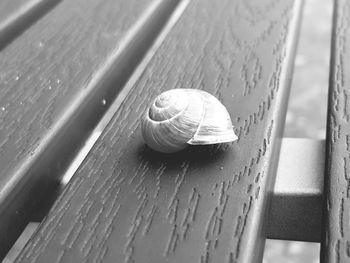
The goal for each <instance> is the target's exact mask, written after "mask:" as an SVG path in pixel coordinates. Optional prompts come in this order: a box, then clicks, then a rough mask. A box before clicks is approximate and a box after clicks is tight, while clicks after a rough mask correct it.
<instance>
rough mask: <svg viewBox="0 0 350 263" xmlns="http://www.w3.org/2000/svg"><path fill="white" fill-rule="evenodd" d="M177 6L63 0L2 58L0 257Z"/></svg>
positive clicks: (159, 1)
mask: <svg viewBox="0 0 350 263" xmlns="http://www.w3.org/2000/svg"><path fill="white" fill-rule="evenodd" d="M51 1H52V0H51ZM46 2H49V1H46ZM177 3H178V1H173V0H141V1H140V0H135V1H129V0H128V1H124V0H120V1H114V0H110V1H104V0H99V1H96V0H75V1H63V2H60V4H59V5H57V6H56V7H55V8H54V9H53V10H51V12H50V13H49V14H47V15H46V16H44V17H42V19H40V20H39V21H37V23H36V24H35V25H34V26H32V27H30V28H28V29H27V30H26V31H25V32H23V33H22V34H21V35H20V36H19V37H18V38H17V39H16V41H14V42H12V43H11V44H10V45H7V46H6V47H5V48H4V49H3V50H2V51H1V52H0V85H1V88H0V167H1V171H0V218H1V220H0V258H1V257H2V256H4V253H5V252H6V250H7V249H8V248H9V246H10V245H11V243H12V241H13V240H15V238H16V236H17V235H18V234H20V233H21V230H22V229H23V228H24V227H25V224H26V222H28V220H30V219H31V218H30V217H31V216H32V212H33V211H34V210H35V209H37V208H38V207H40V206H42V205H43V204H44V203H45V202H48V203H50V199H51V197H52V194H53V192H54V189H55V187H57V184H58V183H59V182H58V181H59V177H60V176H61V175H62V174H63V172H64V171H65V168H66V167H67V166H68V164H69V162H70V161H71V159H72V158H73V156H74V154H75V152H74V151H76V150H77V149H79V147H80V146H81V145H82V144H83V143H84V139H85V138H86V137H87V136H88V134H89V132H90V131H91V130H92V129H93V127H94V125H96V123H97V122H98V121H99V119H100V117H101V116H102V115H103V113H104V112H105V111H106V109H107V108H108V106H109V105H110V103H111V101H113V99H114V97H115V96H116V94H118V92H119V91H120V90H121V88H122V87H123V84H124V83H125V81H126V80H127V79H128V77H129V76H130V74H131V73H132V71H133V68H134V67H136V65H137V64H138V62H139V60H140V59H141V58H142V56H143V54H144V53H145V52H146V51H147V48H148V46H149V45H150V43H151V42H152V40H153V39H154V38H155V37H156V36H157V32H158V31H159V30H160V29H161V27H162V25H163V24H164V21H165V20H166V19H167V17H168V16H169V15H170V13H171V11H172V9H173V8H174V6H175V5H176V4H177ZM140 32H141V33H142V34H139V33H140ZM143 32H144V33H143ZM111 83H112V84H113V85H112V84H111ZM43 196H45V198H43Z"/></svg>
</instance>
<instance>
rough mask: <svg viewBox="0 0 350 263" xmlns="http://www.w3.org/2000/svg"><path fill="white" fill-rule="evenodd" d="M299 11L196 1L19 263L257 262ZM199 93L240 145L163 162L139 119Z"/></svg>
mask: <svg viewBox="0 0 350 263" xmlns="http://www.w3.org/2000/svg"><path fill="white" fill-rule="evenodd" d="M300 9H301V1H285V0H283V1H269V0H265V1H261V0H257V1H249V2H248V1H231V0H222V1H212V0H193V1H191V3H190V4H189V6H188V7H187V9H186V10H185V12H184V14H183V15H182V17H181V18H180V20H179V22H178V23H177V24H176V26H175V27H174V29H173V30H172V31H171V32H170V33H169V35H168V36H167V38H166V40H165V41H164V43H163V44H162V45H161V47H160V48H159V50H158V51H157V52H156V54H155V55H154V57H153V59H152V60H151V62H150V64H149V65H148V66H147V67H146V69H145V72H144V73H143V75H142V77H141V78H140V79H139V80H138V82H137V84H136V86H135V87H134V88H133V89H132V91H131V93H130V94H128V96H127V97H126V99H125V101H124V102H123V104H122V105H121V107H119V109H118V110H117V112H116V114H115V116H114V118H113V119H112V121H111V122H110V123H109V125H108V127H107V128H106V130H105V132H104V133H103V135H102V136H101V137H100V139H99V141H98V142H97V144H96V145H95V147H94V148H93V149H92V151H91V152H90V154H89V155H88V157H87V158H86V160H85V161H84V163H83V164H82V166H81V167H80V169H79V170H78V171H77V173H76V174H75V175H74V177H73V178H72V180H71V182H70V183H69V185H68V186H67V187H66V189H65V190H64V192H63V194H62V195H61V197H60V198H59V200H58V201H57V202H56V204H55V206H54V207H53V208H52V210H51V212H50V213H49V215H48V216H47V218H46V220H45V222H44V223H43V224H42V225H41V227H40V229H39V231H38V232H37V235H36V236H35V237H34V238H33V239H32V240H31V241H30V242H29V244H28V245H27V246H26V248H25V250H24V251H23V252H22V254H21V255H20V257H19V258H18V262H46V261H47V260H48V259H50V260H52V259H55V260H57V262H84V261H91V262H116V261H118V262H258V261H260V260H261V257H262V253H263V248H264V243H265V237H266V233H265V232H266V229H265V224H266V220H265V217H266V215H267V212H268V199H269V196H270V193H271V190H272V189H271V187H272V186H273V182H274V175H275V170H276V159H277V158H278V152H279V144H280V140H279V139H278V138H279V136H281V132H282V129H283V124H284V117H285V111H286V105H287V97H288V92H289V91H288V90H289V86H290V79H291V73H292V67H293V58H294V53H295V42H296V41H295V39H296V37H297V29H298V24H299V21H300V17H299V15H300ZM172 88H199V89H205V90H207V91H209V92H211V93H213V94H215V95H216V96H217V97H218V98H219V99H220V100H221V101H222V102H223V103H224V104H225V105H226V106H227V108H228V110H229V112H230V113H231V116H232V118H233V122H234V125H235V127H236V131H237V134H238V136H239V140H238V142H237V143H233V144H226V145H222V146H210V147H190V148H188V149H186V150H185V151H183V152H180V153H176V154H172V155H166V154H158V153H156V152H154V151H152V150H150V149H149V148H147V147H146V146H145V145H144V142H143V141H142V138H141V133H140V122H139V120H140V118H141V116H142V114H143V113H144V111H145V109H146V106H147V105H149V103H150V102H151V100H152V99H153V98H154V97H155V96H156V95H157V94H159V93H160V92H161V91H164V90H168V89H172Z"/></svg>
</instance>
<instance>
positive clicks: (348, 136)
mask: <svg viewBox="0 0 350 263" xmlns="http://www.w3.org/2000/svg"><path fill="white" fill-rule="evenodd" d="M349 40H350V3H349V1H343V0H337V1H335V7H334V23H333V38H332V53H331V56H332V57H331V73H330V89H329V95H328V98H329V103H328V121H327V150H326V156H327V163H326V173H325V189H324V193H325V198H324V228H323V237H322V243H321V261H322V262H327V263H328V262H330V263H332V262H337V263H338V262H349V261H350V225H349V220H350V122H349V121H350V110H349V95H350V90H349V87H350V74H349V72H350V59H349V52H350V46H349V43H350V42H349Z"/></svg>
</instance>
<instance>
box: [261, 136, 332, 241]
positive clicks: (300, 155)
mask: <svg viewBox="0 0 350 263" xmlns="http://www.w3.org/2000/svg"><path fill="white" fill-rule="evenodd" d="M324 162H325V142H324V140H313V139H300V138H284V139H283V141H282V146H281V153H280V159H279V165H278V170H277V177H276V183H275V188H274V194H273V198H272V204H271V212H270V218H269V227H268V237H269V238H275V239H288V240H300V241H312V242H320V238H321V218H322V193H323V175H324Z"/></svg>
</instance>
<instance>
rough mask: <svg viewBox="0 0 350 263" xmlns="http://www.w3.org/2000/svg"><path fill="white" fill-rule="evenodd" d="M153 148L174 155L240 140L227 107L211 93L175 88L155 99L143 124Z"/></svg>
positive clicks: (147, 138)
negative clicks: (189, 149) (196, 148)
mask: <svg viewBox="0 0 350 263" xmlns="http://www.w3.org/2000/svg"><path fill="white" fill-rule="evenodd" d="M141 129H142V135H143V138H144V140H145V142H146V143H147V145H148V146H149V147H151V148H152V149H154V150H156V151H159V152H164V153H171V152H176V151H180V150H182V149H184V148H186V147H187V146H188V145H189V144H191V145H205V144H216V143H224V142H232V141H235V140H237V136H236V135H235V133H234V131H233V126H232V122H231V119H230V115H229V113H228V112H227V110H226V108H225V106H224V105H222V104H221V102H220V101H219V100H218V99H216V98H215V97H214V96H213V95H211V94H209V93H208V92H205V91H201V90H197V89H172V90H168V91H165V92H163V93H162V94H160V95H159V96H158V97H156V98H155V100H154V101H153V103H152V105H151V106H150V107H149V108H148V110H147V112H146V113H145V115H144V118H143V119H142V122H141Z"/></svg>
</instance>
